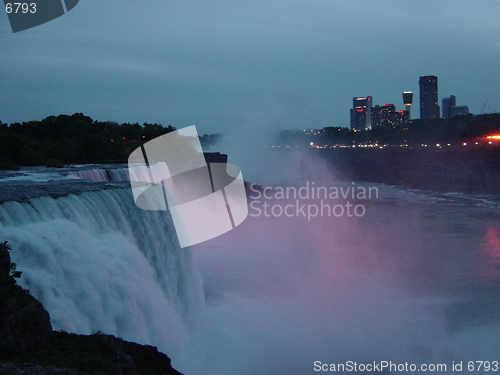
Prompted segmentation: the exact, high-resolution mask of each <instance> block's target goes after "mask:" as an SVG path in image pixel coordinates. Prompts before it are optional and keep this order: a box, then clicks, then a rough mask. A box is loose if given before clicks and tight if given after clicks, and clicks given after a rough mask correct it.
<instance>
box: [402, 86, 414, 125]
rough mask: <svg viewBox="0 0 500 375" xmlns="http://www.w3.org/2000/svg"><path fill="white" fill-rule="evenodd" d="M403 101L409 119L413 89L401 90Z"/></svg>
mask: <svg viewBox="0 0 500 375" xmlns="http://www.w3.org/2000/svg"><path fill="white" fill-rule="evenodd" d="M403 103H404V105H405V110H406V112H408V115H407V116H408V120H411V105H412V103H413V91H403Z"/></svg>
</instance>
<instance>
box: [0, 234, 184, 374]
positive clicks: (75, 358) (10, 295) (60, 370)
mask: <svg viewBox="0 0 500 375" xmlns="http://www.w3.org/2000/svg"><path fill="white" fill-rule="evenodd" d="M20 276H21V273H20V272H18V271H16V265H15V264H14V263H12V262H11V258H10V254H9V246H8V244H7V243H6V242H4V243H0V374H16V375H17V374H43V375H44V374H71V375H73V374H74V375H79V374H89V375H101V374H113V375H142V374H147V375H182V374H181V373H180V372H178V371H176V370H175V369H174V368H172V366H171V364H170V358H169V357H168V356H167V355H165V354H163V353H160V352H159V351H158V350H157V348H156V347H153V346H149V345H139V344H136V343H132V342H128V341H125V340H122V339H118V338H116V337H114V336H111V335H106V334H103V333H100V332H98V333H95V334H93V335H77V334H71V333H67V332H63V331H53V330H52V326H51V324H50V316H49V313H48V312H47V311H46V310H45V309H44V308H43V306H42V304H41V303H40V302H39V301H37V300H36V299H35V298H34V297H33V296H31V295H30V294H29V292H28V291H27V290H24V289H22V288H21V287H20V286H19V285H17V284H16V278H18V277H20Z"/></svg>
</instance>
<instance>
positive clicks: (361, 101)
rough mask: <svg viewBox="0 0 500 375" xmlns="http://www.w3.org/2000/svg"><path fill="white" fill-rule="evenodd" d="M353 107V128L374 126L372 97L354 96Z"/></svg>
mask: <svg viewBox="0 0 500 375" xmlns="http://www.w3.org/2000/svg"><path fill="white" fill-rule="evenodd" d="M352 101H353V105H352V106H353V108H352V109H351V129H352V130H363V129H368V130H369V129H371V128H372V97H371V96H366V97H355V98H353V100H352Z"/></svg>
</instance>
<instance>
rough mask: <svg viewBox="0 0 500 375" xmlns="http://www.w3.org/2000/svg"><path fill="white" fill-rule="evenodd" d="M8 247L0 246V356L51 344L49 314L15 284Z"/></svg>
mask: <svg viewBox="0 0 500 375" xmlns="http://www.w3.org/2000/svg"><path fill="white" fill-rule="evenodd" d="M8 250H9V247H8V245H7V244H6V243H5V242H4V243H2V244H0V352H1V353H16V352H21V351H27V350H34V349H38V348H41V347H43V346H45V345H47V344H48V343H49V342H50V336H51V332H52V326H51V324H50V316H49V313H48V312H47V311H46V310H45V309H44V308H43V306H42V304H41V303H40V302H38V301H37V300H36V299H35V298H33V297H32V296H31V295H30V294H29V293H28V292H27V291H26V290H24V289H23V288H21V287H20V286H19V285H16V284H15V278H14V276H13V275H16V274H18V273H16V272H15V265H13V264H12V263H11V261H10V254H9V252H8Z"/></svg>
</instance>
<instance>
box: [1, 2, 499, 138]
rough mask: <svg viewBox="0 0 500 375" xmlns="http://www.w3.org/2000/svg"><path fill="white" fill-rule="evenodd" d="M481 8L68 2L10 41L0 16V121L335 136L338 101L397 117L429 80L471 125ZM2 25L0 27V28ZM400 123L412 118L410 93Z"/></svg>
mask: <svg viewBox="0 0 500 375" xmlns="http://www.w3.org/2000/svg"><path fill="white" fill-rule="evenodd" d="M499 14H500V5H499V3H498V2H495V1H482V2H479V3H477V4H474V5H471V4H470V3H469V2H465V1H459V2H454V3H453V4H452V3H447V2H446V3H444V2H443V3H435V2H432V1H422V2H419V3H418V4H406V3H403V4H402V3H401V2H397V1H389V2H386V3H384V6H383V7H381V6H379V4H377V3H375V2H368V1H363V2H361V3H358V2H357V3H355V4H350V3H349V4H347V3H345V2H335V1H334V2H329V3H324V2H319V1H312V2H308V3H307V4H305V3H303V2H299V1H292V2H286V3H285V2H282V1H276V0H275V1H271V2H265V3H262V4H260V5H259V6H255V4H254V3H238V4H236V3H232V2H228V1H225V2H222V3H218V4H205V3H202V2H196V1H195V2H192V3H189V4H188V3H185V2H182V3H178V2H171V1H153V2H151V3H149V4H148V7H147V8H146V7H144V8H143V9H138V8H137V6H135V5H133V4H131V3H124V2H117V1H109V2H106V3H99V2H95V1H85V2H80V3H79V5H78V7H75V9H74V10H72V11H71V12H70V13H68V14H67V15H65V16H64V17H60V18H58V19H56V20H54V21H51V22H49V23H47V24H44V25H41V26H38V27H36V28H33V29H30V30H26V31H23V32H19V33H16V34H13V33H12V31H11V30H10V27H9V25H8V20H7V15H6V14H5V12H1V15H0V19H1V21H0V48H1V49H2V51H4V52H3V54H2V57H1V59H0V67H1V69H2V72H3V74H2V76H1V77H0V85H1V87H2V90H1V92H0V120H1V121H3V122H4V123H12V122H18V121H19V122H22V121H29V120H40V119H43V118H45V117H47V116H50V115H58V114H73V113H76V112H81V113H84V114H86V115H88V116H91V117H92V118H94V119H97V120H100V121H106V120H110V121H117V122H138V123H141V124H142V123H144V122H149V123H154V122H157V123H162V124H164V125H168V124H172V125H173V126H175V127H177V128H181V127H184V126H189V125H192V124H196V125H197V126H198V128H199V129H200V132H201V133H202V134H203V133H215V132H223V133H229V132H231V131H233V130H237V129H244V128H257V129H259V130H261V129H270V130H276V129H281V128H306V127H310V126H317V127H324V126H343V127H348V126H349V121H350V120H349V113H348V111H347V108H350V107H351V101H352V98H353V97H354V96H357V95H360V94H361V95H368V94H369V95H371V96H372V97H373V98H374V99H375V101H378V100H379V99H380V100H383V102H382V103H381V104H384V103H394V104H396V105H397V107H398V109H399V108H402V104H401V90H402V89H403V90H409V91H413V92H415V93H417V92H418V83H417V82H416V80H415V77H419V76H424V75H427V74H433V75H436V76H438V77H439V79H440V86H439V92H440V98H441V97H448V96H450V95H455V96H456V97H457V98H460V103H465V104H467V105H468V106H469V109H470V112H471V113H474V114H481V113H492V112H498V111H500V98H499V96H498V87H500V78H499V77H500V74H499V73H500V71H499V69H500V68H499V67H498V65H497V64H496V62H497V61H498V60H499V59H500V48H499V42H498V38H497V35H498V33H499V31H500V26H499V25H498V22H497V20H498V15H499ZM2 17H3V18H2ZM415 96H416V97H415V98H414V103H413V112H414V115H413V116H412V117H414V118H415V117H417V116H416V114H417V112H415V111H416V109H417V107H418V106H419V99H418V95H415Z"/></svg>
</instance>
